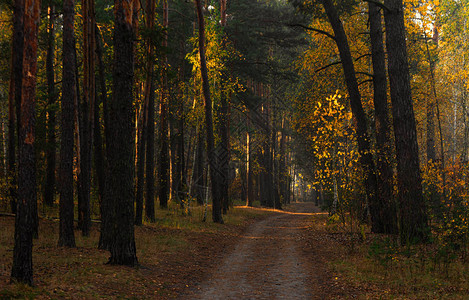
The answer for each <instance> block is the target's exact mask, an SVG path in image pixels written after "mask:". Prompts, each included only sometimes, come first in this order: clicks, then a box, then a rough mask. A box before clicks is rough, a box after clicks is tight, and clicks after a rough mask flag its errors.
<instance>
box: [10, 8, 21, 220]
mask: <svg viewBox="0 0 469 300" xmlns="http://www.w3.org/2000/svg"><path fill="white" fill-rule="evenodd" d="M24 2H25V0H15V1H14V6H13V35H12V47H11V49H12V50H11V77H10V86H9V94H8V176H9V192H8V194H9V196H10V205H11V212H12V213H16V205H17V204H16V203H17V198H18V191H17V186H16V184H17V170H16V143H15V142H16V140H17V139H16V134H17V129H18V128H19V123H17V122H16V121H17V120H19V115H20V111H19V110H20V103H21V82H22V78H23V45H24V35H23V34H24V32H23V26H24ZM16 116H18V118H17V117H16Z"/></svg>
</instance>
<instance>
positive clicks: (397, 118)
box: [384, 0, 430, 243]
mask: <svg viewBox="0 0 469 300" xmlns="http://www.w3.org/2000/svg"><path fill="white" fill-rule="evenodd" d="M384 4H385V6H386V7H387V9H385V10H384V20H385V24H386V46H387V47H386V48H387V51H388V73H389V85H390V90H391V101H392V115H393V125H394V137H395V144H396V158H397V182H398V190H399V213H400V236H401V241H402V242H403V243H412V242H420V241H426V240H428V238H429V233H430V232H429V229H428V223H427V222H428V219H427V213H426V207H425V202H424V199H423V195H422V182H421V174H420V165H419V151H418V144H417V130H416V126H415V117H414V110H413V104H412V94H411V89H410V75H409V65H408V62H407V49H406V37H405V27H404V9H403V5H402V0H385V2H384Z"/></svg>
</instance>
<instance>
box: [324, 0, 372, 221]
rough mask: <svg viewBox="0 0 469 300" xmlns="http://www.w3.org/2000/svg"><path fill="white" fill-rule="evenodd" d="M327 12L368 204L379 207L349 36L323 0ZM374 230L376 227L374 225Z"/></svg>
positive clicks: (330, 7) (332, 7) (332, 10)
mask: <svg viewBox="0 0 469 300" xmlns="http://www.w3.org/2000/svg"><path fill="white" fill-rule="evenodd" d="M321 1H322V3H323V6H324V9H325V10H326V14H327V17H328V19H329V22H330V24H331V26H332V29H333V31H334V35H335V42H336V44H337V48H338V49H339V54H340V60H341V62H342V67H343V70H344V76H345V83H346V85H347V90H348V93H349V99H350V106H351V109H352V114H353V118H354V119H355V131H356V134H357V141H358V151H359V153H360V164H361V166H362V168H363V173H364V177H365V178H364V182H365V190H366V195H367V197H368V203H370V205H372V206H377V205H378V202H377V198H376V192H377V183H376V175H375V164H374V162H373V156H372V154H371V148H370V138H369V135H368V132H367V130H368V129H367V128H368V125H367V120H366V115H365V111H364V110H363V106H362V103H361V96H360V91H359V89H358V82H357V78H356V73H355V67H354V65H353V58H352V54H351V52H350V47H349V44H348V40H347V36H346V34H345V31H344V27H343V25H342V21H341V20H340V18H339V15H338V13H337V10H336V8H335V6H334V4H333V3H332V1H331V0H321ZM378 218H379V216H376V215H372V216H371V221H372V223H373V224H375V223H376V222H377V221H378ZM372 226H373V227H374V228H375V227H377V226H376V225H372Z"/></svg>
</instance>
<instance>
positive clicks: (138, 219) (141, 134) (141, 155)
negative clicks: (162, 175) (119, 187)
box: [135, 82, 151, 226]
mask: <svg viewBox="0 0 469 300" xmlns="http://www.w3.org/2000/svg"><path fill="white" fill-rule="evenodd" d="M146 84H148V82H147V83H146ZM150 84H151V83H150ZM145 93H146V91H145ZM147 100H148V99H147V97H146V95H145V98H144V100H143V104H142V109H141V112H140V114H141V116H140V118H139V120H138V128H137V130H138V141H137V184H136V185H137V189H136V194H135V225H137V226H140V225H142V217H143V188H144V182H145V180H144V175H145V142H146V137H147V134H146V125H147V124H146V123H147V114H148V112H147V111H148V102H147Z"/></svg>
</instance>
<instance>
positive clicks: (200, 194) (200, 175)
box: [192, 126, 204, 205]
mask: <svg viewBox="0 0 469 300" xmlns="http://www.w3.org/2000/svg"><path fill="white" fill-rule="evenodd" d="M197 132H198V134H197V146H196V147H197V150H196V157H195V160H194V163H193V168H195V170H194V172H193V173H192V174H193V177H192V184H193V185H194V187H193V189H192V190H193V191H194V193H195V197H196V201H197V204H199V205H203V204H204V137H203V134H202V126H199V129H198V130H197Z"/></svg>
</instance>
